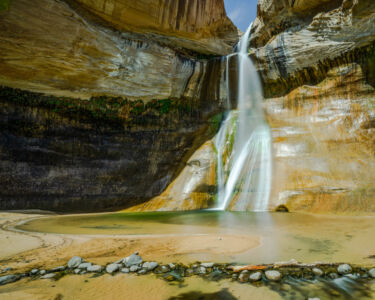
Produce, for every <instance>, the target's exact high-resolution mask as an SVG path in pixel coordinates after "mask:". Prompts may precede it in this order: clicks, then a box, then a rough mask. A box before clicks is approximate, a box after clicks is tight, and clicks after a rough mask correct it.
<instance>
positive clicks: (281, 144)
mask: <svg viewBox="0 0 375 300" xmlns="http://www.w3.org/2000/svg"><path fill="white" fill-rule="evenodd" d="M258 9H259V11H258V17H257V20H256V21H255V23H254V29H253V38H252V40H251V46H252V47H256V48H253V49H251V53H252V56H253V58H254V60H255V61H256V63H257V65H258V68H259V71H260V73H261V75H262V78H263V82H264V88H265V95H266V99H265V109H266V112H267V115H268V120H269V123H270V125H271V127H272V131H273V142H274V157H275V165H274V178H273V182H274V184H273V190H272V197H271V201H272V206H277V205H278V204H286V205H287V206H288V207H289V208H290V209H292V210H307V211H313V212H327V211H329V212H353V211H354V212H373V211H375V202H374V198H375V189H374V188H373V185H372V182H373V181H374V180H375V175H374V174H375V172H374V170H375V156H374V154H375V139H374V137H375V126H374V124H375V64H374V61H375V51H374V50H375V48H374V47H375V27H374V26H373V24H374V22H375V3H374V2H373V1H366V0H356V1H347V0H345V1H341V0H340V1H324V0H321V1H293V2H290V1H289V2H288V1H283V2H280V1H260V2H259V5H258Z"/></svg>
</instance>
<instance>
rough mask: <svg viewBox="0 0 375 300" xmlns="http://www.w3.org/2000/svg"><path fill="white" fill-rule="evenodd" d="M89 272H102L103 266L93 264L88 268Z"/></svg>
mask: <svg viewBox="0 0 375 300" xmlns="http://www.w3.org/2000/svg"><path fill="white" fill-rule="evenodd" d="M87 271H88V272H101V271H103V267H102V266H99V265H93V266H90V267H88V268H87Z"/></svg>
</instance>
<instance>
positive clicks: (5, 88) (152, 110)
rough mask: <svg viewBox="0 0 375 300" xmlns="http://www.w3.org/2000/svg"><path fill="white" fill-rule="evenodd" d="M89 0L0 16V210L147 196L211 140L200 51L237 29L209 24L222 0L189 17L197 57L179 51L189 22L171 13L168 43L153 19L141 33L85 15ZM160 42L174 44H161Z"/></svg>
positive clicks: (208, 77) (213, 65)
mask: <svg viewBox="0 0 375 300" xmlns="http://www.w3.org/2000/svg"><path fill="white" fill-rule="evenodd" d="M99 2H100V1H91V2H90V3H88V2H87V3H83V6H80V5H78V6H77V3H75V4H74V3H72V2H71V1H67V2H64V1H52V0H36V1H34V2H33V5H30V3H29V2H28V1H25V0H13V1H12V2H10V6H9V9H6V10H2V11H1V12H0V52H1V54H2V57H1V58H0V86H1V88H0V124H1V135H0V153H1V161H0V166H1V167H0V185H1V186H2V189H1V192H0V208H1V209H27V208H38V209H51V210H58V211H72V210H74V211H97V210H105V209H115V208H125V207H128V206H131V205H134V204H139V203H141V202H143V201H145V200H147V199H149V198H151V197H154V196H156V195H159V194H160V193H161V192H162V191H163V190H164V189H165V187H166V186H167V185H168V183H169V182H170V181H172V180H173V179H174V178H175V177H176V176H177V175H178V174H179V172H180V170H181V169H182V168H183V166H184V165H185V162H186V161H187V159H188V158H189V157H190V155H191V154H192V152H193V150H195V149H197V148H199V146H200V145H202V143H204V142H205V141H206V140H207V139H209V138H210V136H212V135H214V133H215V129H213V128H214V127H215V126H217V125H215V124H214V123H215V122H213V121H211V119H210V118H211V117H212V116H213V115H214V114H216V113H218V112H219V111H220V105H221V102H222V101H223V99H225V89H223V88H222V86H223V83H224V76H223V72H224V67H223V66H224V64H223V61H222V59H221V58H220V57H218V58H211V57H212V56H211V55H209V56H208V55H206V54H207V53H214V54H219V52H215V51H213V50H212V47H211V45H210V42H209V41H208V40H209V39H211V40H212V39H215V40H217V41H219V40H220V34H219V32H221V30H222V31H223V32H226V33H228V34H234V35H236V34H237V31H236V30H235V28H234V27H231V26H233V25H230V24H231V23H230V24H229V22H230V21H229V20H228V19H226V20H221V21H220V22H223V23H220V22H219V23H217V18H218V16H221V15H222V14H223V11H220V5H219V4H220V3H222V1H214V2H212V3H211V4H210V5H214V4H213V3H217V4H218V5H219V6H218V7H217V10H216V12H215V14H214V15H210V14H207V13H203V12H199V11H196V12H197V13H198V15H199V18H200V20H201V23H199V24H201V26H202V28H206V26H208V27H209V28H210V30H208V31H207V32H206V31H205V29H204V30H203V29H202V30H203V31H204V32H205V34H206V36H205V37H203V36H204V34H203V33H202V36H195V37H194V39H195V42H197V43H201V45H203V46H205V47H206V46H207V47H208V48H210V49H211V50H210V51H205V52H203V53H202V52H200V50H202V49H203V48H202V47H195V46H194V45H193V46H191V47H188V48H182V47H183V45H187V42H186V41H187V40H188V39H187V38H186V36H185V34H182V33H181V32H180V31H189V30H190V31H192V30H193V29H191V26H193V25H192V24H191V23H189V22H193V21H194V18H193V19H186V18H185V19H183V17H182V16H179V17H178V19H181V20H182V19H183V20H184V27H183V28H182V27H181V28H180V29H178V30H177V29H176V30H175V31H173V36H172V35H171V36H169V37H167V34H168V30H169V29H168V27H163V26H162V25H160V24H161V23H160V24H159V23H157V22H156V23H155V22H154V21H153V22H154V23H153V24H152V27H154V29H155V30H154V31H152V32H153V33H149V34H146V33H145V32H146V31H148V27H147V26H146V27H143V25H142V26H140V27H139V30H135V29H134V31H135V32H130V31H125V29H124V28H125V27H126V26H125V27H124V28H120V27H117V26H116V24H117V23H116V22H117V21H116V20H115V19H112V18H106V17H105V16H104V15H102V14H97V13H96V11H94V10H93V9H91V11H92V12H94V14H92V12H90V11H89V10H86V8H87V7H89V6H90V5H94V6H95V5H96V4H98V3H99ZM117 2H118V4H119V5H120V3H122V4H124V3H125V2H124V1H112V2H111V3H115V4H116V3H117ZM159 2H160V3H159V4H160V5H161V7H169V6H168V5H167V3H169V2H168V1H165V3H164V2H163V1H159ZM188 2H189V1H188ZM106 3H107V4H108V3H109V1H107V2H106ZM129 3H130V2H129ZM163 3H164V4H163ZM140 4H141V3H140V2H137V4H134V5H135V6H137V5H140ZM116 5H117V4H116ZM129 5H130V4H129ZM132 5H133V4H132ZM170 5H171V4H170ZM172 6H173V5H172ZM116 7H117V6H116ZM137 9H140V8H137ZM168 9H169V8H168ZM197 9H198V10H199V8H197ZM206 9H207V8H205V11H206ZM171 10H173V9H172V8H171ZM168 11H169V10H168ZM146 12H147V13H150V11H148V10H146ZM158 12H160V13H161V12H165V11H164V9H160V11H152V13H153V14H157V13H158ZM165 13H166V12H165ZM171 15H173V14H172V13H171ZM98 16H99V17H98ZM173 16H174V17H173V18H177V16H176V15H173ZM154 17H155V18H157V16H156V15H154ZM159 17H160V18H162V16H159ZM101 18H104V19H101ZM171 18H172V17H171ZM173 18H172V19H173ZM197 18H198V17H197ZM145 20H146V17H145ZM120 21H121V20H120ZM162 23H163V22H162ZM164 23H165V22H164ZM164 23H163V24H164ZM158 24H159V25H160V28H159V27H158V26H159V25H158ZM220 24H222V26H223V27H221V25H220ZM225 24H227V25H228V24H229V25H228V26H227V25H225ZM132 26H133V27H131V28H136V27H137V26H138V25H137V24H135V23H134V24H132ZM215 26H216V27H215ZM116 27H117V30H116V29H115V28H116ZM126 28H128V27H126ZM137 28H138V27H137ZM188 28H190V29H189V30H188ZM230 28H232V29H233V30H232V29H230ZM120 29H121V30H120ZM129 29H130V27H129ZM215 30H216V31H215ZM231 30H232V31H231ZM162 31H165V32H164V33H163V34H162ZM215 32H216V33H217V34H216V33H215ZM180 33H181V34H180ZM210 34H212V36H210ZM169 38H171V39H172V38H173V39H174V40H176V41H179V40H183V41H184V42H183V43H182V44H178V43H177V44H176V45H177V46H175V47H172V43H171V42H165V41H166V39H169ZM206 38H207V39H208V40H205V39H206ZM224 40H225V39H224V38H223V41H224ZM219 43H220V41H219ZM192 44H194V43H192ZM202 51H203V50H202ZM209 58H210V59H209ZM208 87H209V88H208Z"/></svg>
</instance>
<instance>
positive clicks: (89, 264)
mask: <svg viewBox="0 0 375 300" xmlns="http://www.w3.org/2000/svg"><path fill="white" fill-rule="evenodd" d="M91 266H92V263H81V264H80V265H79V266H78V269H85V270H87V268H88V267H91Z"/></svg>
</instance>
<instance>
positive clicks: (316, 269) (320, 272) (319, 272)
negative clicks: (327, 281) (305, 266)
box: [312, 268, 324, 276]
mask: <svg viewBox="0 0 375 300" xmlns="http://www.w3.org/2000/svg"><path fill="white" fill-rule="evenodd" d="M312 271H313V273H314V275H316V276H323V274H324V272H323V271H322V270H321V269H319V268H313V269H312Z"/></svg>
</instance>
